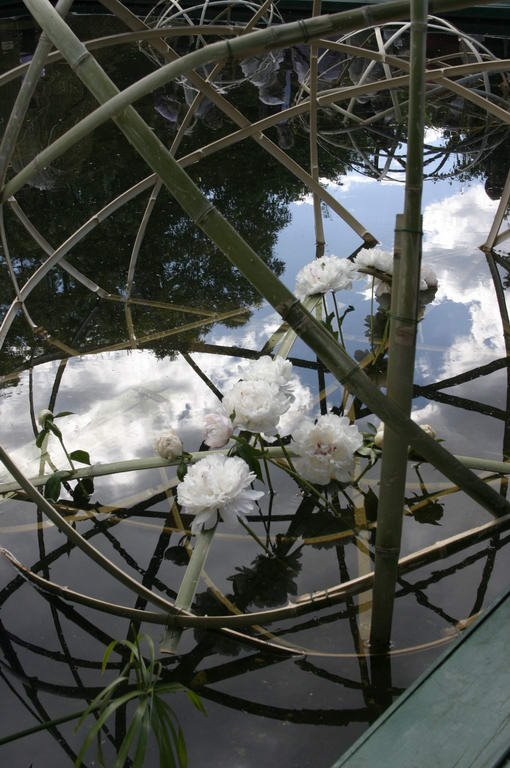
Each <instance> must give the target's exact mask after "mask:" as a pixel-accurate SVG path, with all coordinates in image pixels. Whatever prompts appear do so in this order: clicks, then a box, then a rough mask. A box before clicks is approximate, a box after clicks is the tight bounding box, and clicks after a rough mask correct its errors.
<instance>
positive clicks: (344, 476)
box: [292, 413, 363, 485]
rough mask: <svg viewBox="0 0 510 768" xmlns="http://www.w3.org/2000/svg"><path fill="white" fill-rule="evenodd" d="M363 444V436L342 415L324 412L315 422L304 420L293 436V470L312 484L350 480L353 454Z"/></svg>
mask: <svg viewBox="0 0 510 768" xmlns="http://www.w3.org/2000/svg"><path fill="white" fill-rule="evenodd" d="M362 445H363V436H362V434H361V433H360V431H359V429H358V427H357V426H356V425H355V424H349V419H347V418H346V417H345V416H335V415H334V414H332V413H328V414H326V415H324V416H319V418H318V419H317V422H316V423H314V422H313V421H312V420H311V419H304V420H303V422H302V423H301V424H300V425H299V427H298V428H297V429H296V430H295V432H294V435H293V443H292V449H293V450H294V452H295V453H297V454H298V458H297V459H294V460H293V462H294V466H295V467H296V470H297V471H298V472H299V473H300V474H301V475H302V476H303V477H304V478H305V480H309V481H310V482H312V483H318V484H319V485H326V484H327V483H329V482H330V481H331V480H333V478H335V479H336V480H339V481H340V482H342V483H345V482H348V481H349V480H350V479H351V472H352V469H353V466H354V457H353V454H354V452H355V451H357V450H358V448H360V447H361V446H362Z"/></svg>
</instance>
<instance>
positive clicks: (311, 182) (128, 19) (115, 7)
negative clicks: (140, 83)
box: [102, 0, 375, 244]
mask: <svg viewBox="0 0 510 768" xmlns="http://www.w3.org/2000/svg"><path fill="white" fill-rule="evenodd" d="M102 2H103V5H105V6H106V7H107V8H109V9H110V10H111V11H112V12H113V13H116V14H118V15H119V17H120V18H122V20H123V21H124V22H125V23H126V24H128V25H129V26H130V27H131V28H134V29H140V28H145V24H144V22H142V21H140V19H138V18H137V17H136V16H135V15H134V14H132V13H131V11H128V10H127V9H126V8H125V7H123V6H122V4H121V3H119V0H102ZM262 31H263V30H262ZM243 35H244V36H245V37H246V33H243ZM158 42H159V44H158V46H157V49H158V50H159V51H160V52H161V53H162V55H163V58H164V59H165V61H177V60H178V59H179V56H178V54H177V53H176V52H175V51H174V50H173V49H172V48H170V46H168V45H166V44H165V43H163V42H162V41H158ZM228 60H230V56H225V61H228ZM187 77H188V79H189V81H190V82H191V83H192V84H193V85H194V86H195V87H196V88H197V89H198V90H199V92H200V95H204V96H207V97H208V98H209V99H210V100H211V101H212V103H213V104H215V105H216V106H217V107H218V108H219V109H220V110H221V111H222V112H224V113H225V114H226V115H227V117H229V118H230V119H231V120H232V121H233V122H234V123H235V124H237V125H240V126H241V127H245V128H248V129H249V127H250V125H251V122H250V120H248V118H247V117H245V116H244V115H243V114H242V113H241V112H240V111H239V110H238V109H237V108H236V107H235V106H234V105H233V104H231V102H229V101H228V100H227V99H226V98H225V97H224V96H223V95H222V94H221V93H219V92H218V91H217V90H216V88H214V86H213V85H212V84H211V83H210V82H208V80H205V79H204V78H203V77H201V76H200V75H199V74H198V73H197V72H194V71H191V72H189V73H188V75H187ZM250 135H251V138H252V139H253V140H254V141H255V142H256V143H257V144H260V146H262V147H263V148H264V149H265V150H266V152H268V153H269V154H270V155H271V156H272V157H274V158H275V160H276V161H277V162H279V163H281V165H283V167H284V168H286V169H287V170H288V171H290V172H291V173H293V174H294V175H295V176H297V178H299V179H300V180H301V181H302V182H303V184H305V186H307V187H308V188H309V189H310V191H311V192H312V193H314V194H316V195H317V196H318V197H319V198H320V199H321V200H324V202H326V203H327V204H328V205H329V206H330V207H331V208H332V209H333V210H334V211H335V213H337V214H338V215H339V216H340V218H342V219H343V220H344V221H345V222H346V223H347V224H348V225H349V226H350V227H351V228H352V229H353V230H354V231H355V232H356V233H357V234H358V235H359V236H360V237H361V238H363V239H364V240H365V242H366V243H367V244H369V243H372V244H375V238H374V237H373V235H371V234H370V232H367V230H366V229H365V227H364V226H363V225H362V224H361V223H360V222H359V221H358V220H357V219H356V218H355V217H354V216H353V215H352V214H351V213H349V211H348V210H347V209H346V208H344V207H343V205H341V203H339V202H338V200H336V199H335V198H334V197H333V196H332V195H330V194H329V193H328V192H326V190H323V188H322V187H321V185H320V184H318V183H317V181H316V180H315V179H314V178H313V177H312V176H311V175H310V174H308V173H307V172H306V171H305V169H304V168H302V167H301V166H300V165H299V163H297V162H296V161H295V160H293V159H292V158H291V157H289V155H287V153H286V152H284V151H283V149H281V147H279V146H278V145H277V144H275V142H274V141H272V140H271V139H270V138H269V137H268V136H266V135H264V134H262V133H259V132H256V133H253V134H250Z"/></svg>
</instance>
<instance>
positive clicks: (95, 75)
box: [25, 0, 510, 514]
mask: <svg viewBox="0 0 510 768" xmlns="http://www.w3.org/2000/svg"><path fill="white" fill-rule="evenodd" d="M437 1H438V0H433V2H437ZM441 2H446V0H441ZM451 2H452V4H455V3H456V2H457V0H451ZM25 4H26V5H27V7H28V8H29V10H31V11H32V13H33V15H34V17H35V18H36V20H37V21H38V23H39V24H40V25H41V26H42V27H43V28H44V29H46V31H47V32H48V34H49V36H50V37H51V38H52V39H53V42H54V44H56V45H58V47H59V48H60V49H61V50H62V52H63V54H64V56H65V57H66V59H67V60H68V61H69V63H70V65H71V67H72V68H73V69H74V70H75V72H76V74H77V75H78V76H79V77H80V78H81V79H82V80H83V82H84V83H85V84H86V85H87V87H88V88H89V89H90V90H91V92H92V93H93V94H94V95H95V97H96V98H97V100H98V101H100V102H106V103H103V104H102V106H101V107H99V109H98V110H96V112H95V113H93V114H95V115H96V118H97V113H98V112H99V113H100V114H101V116H102V117H101V119H102V118H103V117H104V115H105V114H108V115H109V116H112V115H115V118H114V120H115V122H116V123H117V125H118V126H119V128H120V129H121V130H122V132H123V133H124V134H125V136H126V137H127V138H128V140H129V141H130V142H131V143H132V144H133V146H134V147H135V149H137V151H138V152H139V154H140V155H141V156H142V157H143V158H144V159H145V160H146V162H147V163H148V165H149V166H150V167H151V168H152V169H153V170H154V171H156V172H157V173H158V174H159V175H160V176H161V178H162V179H163V181H164V183H165V185H166V186H167V187H168V189H169V191H170V192H171V194H172V195H173V196H174V197H175V198H176V200H177V201H178V202H179V203H180V205H181V206H182V207H183V209H184V210H185V211H186V212H187V213H188V214H189V215H190V217H191V218H192V219H193V221H194V222H195V223H196V224H197V226H199V227H200V228H201V229H202V230H203V232H204V233H205V234H206V235H207V236H208V237H210V238H211V240H212V241H213V242H214V243H215V244H216V245H217V246H218V248H220V250H221V251H223V253H224V255H225V256H226V257H227V258H228V259H229V260H230V261H231V263H232V264H234V265H235V266H236V267H237V268H238V269H239V270H240V271H241V272H242V273H243V274H244V276H245V277H246V278H247V279H248V280H249V281H250V282H251V283H252V285H253V286H254V287H255V288H256V289H257V290H258V291H259V293H260V294H261V295H262V296H264V297H265V298H266V300H267V301H268V302H269V303H270V304H271V305H272V306H273V307H274V308H275V309H276V311H277V312H278V313H279V314H280V315H281V316H282V317H283V319H284V320H287V322H288V323H289V325H290V326H291V327H293V328H294V330H295V331H296V332H297V333H298V335H299V336H300V337H301V338H302V339H303V341H304V342H305V343H307V344H308V345H309V346H310V348H311V349H312V350H313V351H314V352H315V353H316V354H317V355H318V357H319V358H320V359H321V360H322V362H323V363H324V364H325V365H326V366H327V367H328V368H329V369H330V371H331V372H332V374H333V375H334V376H336V378H337V379H338V381H340V382H341V383H346V382H348V383H349V388H350V389H351V391H352V392H354V393H355V394H356V395H357V396H358V397H359V398H360V400H362V402H365V403H366V404H367V405H368V406H369V408H370V409H371V410H372V411H373V412H374V413H376V414H377V415H378V416H379V417H380V418H381V420H382V421H385V422H391V424H392V427H393V429H394V430H395V431H396V432H400V433H401V436H402V438H403V439H404V440H405V441H406V443H407V442H408V443H410V444H411V445H412V446H413V448H414V449H415V450H416V451H417V452H418V453H419V454H420V455H421V456H423V457H424V458H425V459H427V460H429V461H430V462H431V463H432V464H434V465H435V466H436V467H437V468H438V469H440V470H441V471H442V472H443V473H444V474H445V475H446V476H447V477H448V478H449V479H450V480H451V481H452V482H453V483H455V484H456V485H459V486H460V487H461V488H462V489H463V490H465V491H466V493H468V494H469V495H470V496H471V497H472V498H473V499H475V500H476V501H477V503H479V504H481V505H482V506H484V507H485V508H487V509H488V510H490V511H491V512H493V513H495V514H503V513H504V512H506V511H508V509H510V504H509V503H508V502H507V501H506V500H505V499H502V498H501V496H499V495H498V494H497V493H496V492H495V491H494V490H493V489H492V488H489V487H487V486H486V485H485V484H484V483H483V482H482V481H481V480H480V479H479V478H478V477H477V476H476V475H474V474H473V473H471V472H470V471H469V470H467V469H466V468H465V467H463V466H462V464H460V462H457V461H456V460H455V459H454V458H453V457H452V455H451V454H450V453H448V451H446V450H445V449H444V448H442V446H440V445H439V443H437V442H436V441H434V440H432V439H431V438H430V437H428V436H427V435H425V433H424V432H423V430H421V429H420V427H419V426H417V425H416V424H414V422H412V421H411V420H410V419H409V417H408V416H407V414H405V413H404V411H402V409H401V408H400V407H399V406H397V405H396V404H394V403H393V402H391V401H390V400H388V398H386V397H385V396H384V395H383V394H382V393H381V392H380V390H379V389H378V388H377V387H376V386H375V385H374V384H373V383H372V382H371V381H370V379H369V378H368V376H367V375H366V374H365V373H364V372H363V371H362V370H361V369H360V367H359V366H358V364H357V363H355V362H354V361H353V360H352V359H351V358H350V357H349V356H348V355H347V354H346V353H345V351H344V350H343V349H342V348H341V347H340V346H339V345H338V344H337V342H336V340H335V339H334V337H333V336H332V335H331V334H330V333H329V331H328V330H327V329H326V328H324V326H323V325H322V324H321V323H320V322H318V321H317V320H316V319H315V318H314V317H312V316H311V315H310V314H309V313H308V312H306V310H305V309H304V308H303V306H302V305H301V303H300V302H299V301H298V300H297V299H296V298H295V297H294V296H293V294H292V293H291V292H290V291H289V290H288V289H287V288H286V287H285V286H284V285H283V284H282V283H281V282H280V280H278V278H277V277H276V276H275V275H274V274H273V272H272V271H271V270H270V269H269V267H268V266H267V264H265V262H264V261H263V260H262V259H260V257H258V256H257V254H256V253H255V252H254V251H253V250H252V248H250V246H249V245H248V244H247V243H246V242H245V241H244V240H243V238H242V237H240V235H239V234H238V233H237V232H236V231H235V230H234V229H233V227H232V226H231V225H230V224H229V223H228V222H227V221H226V220H225V219H224V218H223V216H222V215H221V214H220V213H219V212H218V211H217V210H216V208H215V207H214V205H212V203H211V202H210V200H208V199H207V197H205V196H204V195H203V194H202V193H201V191H200V190H199V189H198V187H197V186H196V185H195V184H194V183H193V182H192V180H191V179H190V178H189V176H188V175H187V174H186V172H185V171H184V170H183V169H182V168H181V167H180V166H179V164H178V163H177V162H176V161H175V159H174V158H172V157H171V155H170V154H169V152H168V150H167V149H166V148H165V147H164V145H163V144H162V143H161V142H160V141H159V140H158V138H157V137H156V136H155V135H154V133H153V131H152V130H151V129H150V128H149V127H148V126H147V125H146V124H145V123H144V121H143V120H142V118H141V117H140V116H139V115H138V113H137V112H136V111H135V110H134V109H133V107H131V106H128V104H129V101H130V99H131V98H138V97H139V96H141V95H142V93H143V91H144V89H145V88H146V87H147V83H148V82H150V84H151V85H154V84H155V82H158V80H159V78H160V76H161V72H163V71H164V70H166V72H164V76H163V78H162V79H163V81H164V80H165V78H166V79H168V73H169V72H171V73H172V76H174V75H175V74H176V73H177V72H178V71H179V68H183V71H187V69H189V66H190V65H193V66H196V65H197V61H198V62H200V63H201V62H203V61H206V60H210V59H211V57H212V58H213V59H214V60H218V59H220V58H222V57H224V56H225V55H234V52H233V51H232V50H231V49H232V46H234V45H235V44H239V46H238V47H239V50H237V49H236V50H235V53H236V54H239V55H247V54H248V52H249V51H250V50H253V47H254V41H253V38H254V37H255V38H256V40H257V41H258V43H260V41H261V40H263V41H264V42H267V44H268V45H269V47H271V48H275V47H279V46H280V47H281V46H282V45H287V44H289V43H290V42H295V41H296V40H298V39H301V38H302V36H303V35H306V33H307V28H308V26H310V29H309V32H310V34H312V35H313V34H324V33H325V32H326V33H327V32H328V31H332V30H333V31H334V29H335V28H336V27H335V24H338V20H339V15H336V16H333V17H319V18H316V19H311V20H308V21H302V22H299V23H298V24H297V25H293V24H290V25H282V27H281V28H280V27H279V28H278V29H277V30H276V29H275V30H270V32H272V33H274V36H273V35H267V36H265V37H262V36H263V35H266V31H265V30H263V31H262V32H254V33H250V34H248V35H246V36H243V37H240V38H237V39H236V40H234V41H231V42H229V41H227V42H221V43H214V44H213V45H211V46H210V47H209V50H208V51H207V52H206V53H204V51H203V50H200V51H195V52H194V53H192V54H188V56H186V57H184V58H183V61H184V59H186V60H187V63H184V64H183V61H181V62H176V63H173V64H169V65H166V66H165V67H163V68H162V70H161V71H160V72H157V73H153V74H152V75H149V76H148V77H146V78H144V79H143V80H142V81H140V82H139V83H137V84H136V86H134V92H133V90H132V89H133V86H130V88H128V89H127V90H126V91H124V92H123V93H121V94H119V93H118V91H117V88H116V87H115V85H114V84H113V83H112V81H111V80H110V79H109V78H108V76H107V75H106V73H105V72H104V71H103V70H102V69H101V67H100V66H99V65H98V63H97V62H96V61H95V59H94V58H93V56H92V55H91V54H90V53H89V52H88V51H87V49H86V48H85V46H84V45H83V44H82V43H81V42H80V41H79V40H78V39H77V38H76V36H75V35H74V34H73V33H72V32H71V30H70V29H69V27H68V26H67V25H66V24H65V22H64V21H63V20H62V19H61V18H60V17H59V16H58V14H56V13H55V12H54V9H53V8H52V6H51V5H50V4H49V3H46V2H44V0H25ZM448 5H449V3H448ZM404 7H407V6H406V5H405V4H403V3H401V2H400V0H399V1H398V2H395V3H388V4H385V9H388V8H389V9H390V11H393V12H394V13H395V12H396V11H397V10H398V12H402V11H403V8H404ZM380 8H381V7H380V6H376V7H374V12H375V14H376V17H377V19H378V18H379V16H380V15H381V11H380ZM377 9H379V10H377ZM365 11H366V9H365ZM371 12H372V11H370V13H371ZM340 16H342V19H341V21H344V20H345V19H346V17H348V18H351V17H354V18H355V19H357V20H358V21H359V19H360V18H364V15H363V13H362V14H361V16H360V15H359V13H357V12H354V11H353V12H348V13H347V14H340ZM384 16H385V14H383V17H384ZM390 16H391V13H390ZM331 19H333V21H331ZM352 23H353V22H352V19H351V24H352ZM303 25H305V26H304V27H303ZM282 30H283V33H282ZM275 39H276V40H278V42H275ZM258 43H257V45H258ZM257 45H255V49H256V48H257ZM213 49H214V52H212V51H213ZM149 89H150V86H149ZM128 92H129V94H128ZM127 94H128V95H127ZM126 97H127V103H125V101H124V100H126ZM112 108H113V111H112ZM102 110H104V112H102ZM118 110H121V111H120V112H119V111H118Z"/></svg>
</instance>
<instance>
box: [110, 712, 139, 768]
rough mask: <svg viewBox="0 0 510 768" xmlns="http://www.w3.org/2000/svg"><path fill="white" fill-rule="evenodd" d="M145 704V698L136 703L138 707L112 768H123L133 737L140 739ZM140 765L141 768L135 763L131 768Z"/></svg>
mask: <svg viewBox="0 0 510 768" xmlns="http://www.w3.org/2000/svg"><path fill="white" fill-rule="evenodd" d="M147 704H148V702H147V699H145V698H143V699H142V700H141V701H140V702H138V706H137V708H136V711H135V714H134V715H133V718H132V720H131V722H130V724H129V727H128V729H127V731H126V735H125V736H124V738H123V740H122V744H121V745H120V748H119V751H118V752H117V759H116V760H115V763H114V764H113V768H124V765H125V763H126V760H127V758H128V755H129V748H130V746H131V744H132V742H133V740H134V738H135V736H138V739H140V737H141V732H140V729H141V726H142V722H143V715H144V711H145V709H146V707H147ZM137 751H138V749H137ZM144 754H145V751H144ZM142 758H143V756H142ZM140 765H142V766H143V763H138V764H136V763H135V764H133V768H135V766H140Z"/></svg>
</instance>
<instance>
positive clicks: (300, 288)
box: [295, 256, 356, 299]
mask: <svg viewBox="0 0 510 768" xmlns="http://www.w3.org/2000/svg"><path fill="white" fill-rule="evenodd" d="M355 272H356V267H355V266H354V264H353V263H352V262H350V261H349V260H348V259H339V258H338V257H337V256H322V257H321V258H320V259H315V260H314V261H311V262H310V263H309V264H305V266H304V267H303V268H302V269H300V270H299V272H298V274H297V277H296V288H295V294H296V296H297V297H298V298H299V299H304V298H305V297H306V296H312V295H313V294H314V293H327V292H328V291H340V290H342V289H344V288H352V281H353V279H354V277H355Z"/></svg>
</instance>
